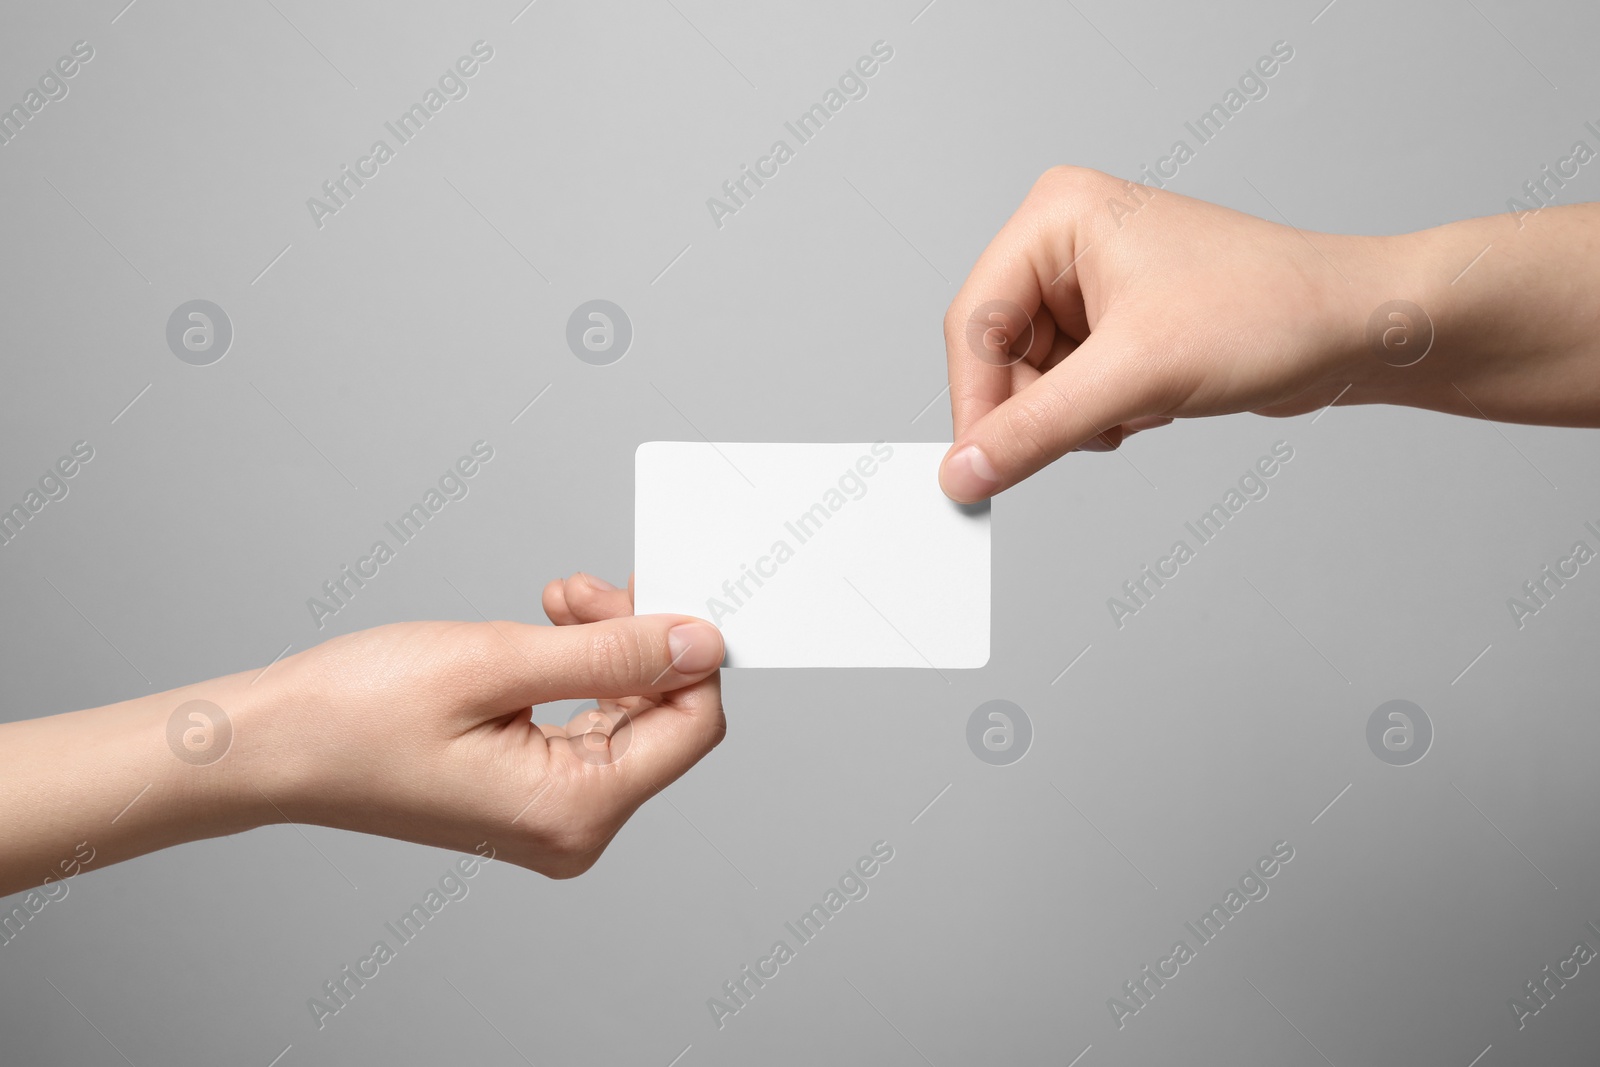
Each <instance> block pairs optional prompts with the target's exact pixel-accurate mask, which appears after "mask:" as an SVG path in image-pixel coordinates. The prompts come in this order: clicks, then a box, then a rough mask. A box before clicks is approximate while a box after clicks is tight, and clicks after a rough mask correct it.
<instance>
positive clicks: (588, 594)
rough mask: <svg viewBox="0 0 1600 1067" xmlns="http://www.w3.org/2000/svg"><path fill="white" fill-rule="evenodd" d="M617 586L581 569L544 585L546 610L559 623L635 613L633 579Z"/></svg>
mask: <svg viewBox="0 0 1600 1067" xmlns="http://www.w3.org/2000/svg"><path fill="white" fill-rule="evenodd" d="M629 583H630V584H629V588H628V589H618V588H617V587H616V586H614V585H612V584H611V583H610V582H608V581H606V580H605V579H603V578H596V577H595V576H594V575H592V574H585V573H583V572H582V571H580V572H578V573H577V574H574V575H573V576H572V577H570V578H567V579H557V580H555V581H553V582H551V583H550V584H549V585H547V586H545V587H544V613H545V615H546V616H548V617H549V619H550V621H551V622H553V623H555V624H556V625H557V626H571V625H573V624H574V623H582V622H600V621H601V620H603V619H620V618H623V617H625V616H628V615H632V614H633V592H632V579H631V578H630V579H629Z"/></svg>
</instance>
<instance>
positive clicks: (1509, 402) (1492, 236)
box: [1350, 204, 1600, 426]
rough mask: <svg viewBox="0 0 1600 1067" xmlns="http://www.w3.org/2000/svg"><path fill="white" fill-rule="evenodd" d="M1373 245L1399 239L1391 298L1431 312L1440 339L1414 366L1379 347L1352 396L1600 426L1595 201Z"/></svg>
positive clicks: (1599, 235)
mask: <svg viewBox="0 0 1600 1067" xmlns="http://www.w3.org/2000/svg"><path fill="white" fill-rule="evenodd" d="M1377 240H1380V241H1385V242H1390V243H1392V244H1393V246H1394V261H1395V263H1396V264H1397V266H1396V268H1395V276H1394V278H1393V279H1392V280H1391V281H1390V283H1389V289H1390V290H1392V298H1393V299H1406V300H1411V301H1413V302H1414V303H1416V304H1417V305H1419V306H1420V307H1421V308H1422V309H1423V310H1424V311H1425V312H1426V314H1427V317H1428V319H1429V320H1431V323H1432V328H1433V330H1434V337H1433V345H1432V348H1431V350H1429V351H1428V353H1427V355H1426V356H1425V357H1424V358H1423V359H1422V360H1421V361H1420V362H1418V363H1416V364H1414V365H1412V366H1407V367H1391V366H1387V365H1385V363H1384V362H1383V360H1382V359H1381V358H1379V357H1378V356H1377V355H1376V354H1372V358H1370V359H1367V360H1366V361H1365V370H1364V372H1363V374H1362V375H1361V376H1360V377H1359V378H1358V381H1357V390H1353V391H1352V393H1353V395H1352V396H1351V397H1350V399H1351V400H1352V401H1357V400H1379V401H1381V402H1389V403H1400V404H1407V405H1410V406H1414V407H1423V408H1430V409H1433V410H1437V411H1445V412H1450V413H1452V414H1457V415H1466V416H1473V417H1479V418H1484V417H1487V418H1491V419H1496V420H1499V421H1506V422H1526V423H1540V424H1547V425H1557V426H1600V204H1579V205H1573V206H1569V207H1551V208H1546V209H1545V210H1544V211H1542V212H1540V213H1539V214H1538V215H1536V216H1531V217H1525V218H1523V219H1522V220H1521V223H1520V225H1519V221H1518V219H1517V218H1515V217H1513V216H1512V215H1510V214H1501V215H1494V216H1490V217H1487V218H1481V219H1469V220H1466V221H1463V222H1456V223H1451V224H1449V225H1447V226H1440V227H1437V228H1435V229H1431V230H1425V231H1422V232H1420V233H1416V234H1410V235H1406V236H1404V237H1398V238H1378V239H1377ZM1397 361H1398V360H1397Z"/></svg>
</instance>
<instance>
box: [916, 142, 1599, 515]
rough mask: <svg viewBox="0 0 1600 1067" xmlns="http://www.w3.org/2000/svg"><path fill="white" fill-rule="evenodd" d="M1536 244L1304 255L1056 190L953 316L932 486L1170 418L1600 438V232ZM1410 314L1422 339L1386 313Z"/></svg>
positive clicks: (978, 483)
mask: <svg viewBox="0 0 1600 1067" xmlns="http://www.w3.org/2000/svg"><path fill="white" fill-rule="evenodd" d="M1522 224H1523V220H1522V219H1514V218H1512V217H1511V216H1509V215H1501V216H1495V217H1492V218H1488V219H1476V220H1469V221H1467V222H1461V223H1453V224H1451V225H1449V226H1444V227H1440V228H1438V229H1435V230H1427V231H1423V232H1421V233H1418V234H1408V235H1401V236H1398V237H1355V236H1336V235H1329V234H1320V233H1309V234H1308V233H1304V232H1301V231H1299V230H1296V229H1293V228H1291V227H1289V226H1284V225H1279V224H1277V223H1273V222H1266V221H1263V220H1261V219H1257V218H1252V217H1251V216H1248V215H1243V214H1240V213H1239V212H1236V211H1230V210H1228V209H1227V208H1222V207H1217V206H1215V205H1213V204H1207V203H1204V202H1202V201H1199V200H1192V199H1190V198H1188V197H1184V196H1180V195H1178V194H1176V193H1172V192H1168V191H1161V190H1156V189H1153V188H1150V187H1147V186H1143V185H1136V184H1133V183H1131V182H1124V181H1121V180H1120V179H1117V178H1113V177H1111V176H1109V175H1106V174H1101V173H1098V172H1096V171H1089V170H1081V169H1077V168H1071V167H1059V168H1056V169H1054V170H1051V171H1050V172H1048V173H1046V174H1045V175H1044V176H1043V177H1042V178H1040V179H1039V181H1038V183H1037V184H1035V186H1034V188H1033V190H1032V191H1031V192H1030V193H1029V194H1028V197H1027V199H1026V200H1025V201H1024V202H1023V204H1022V206H1021V208H1019V209H1018V211H1017V213H1016V214H1015V215H1013V216H1012V218H1011V220H1010V221H1009V222H1007V223H1006V225H1005V227H1004V228H1003V229H1002V230H1001V231H1000V233H999V235H998V236H996V237H995V239H994V240H993V242H992V243H991V244H990V245H989V247H988V248H987V249H986V250H985V251H984V253H983V255H982V256H981V257H980V258H979V260H978V262H977V264H976V266H974V267H973V270H972V273H971V275H970V276H969V277H968V278H967V281H966V283H965V284H964V285H963V286H962V288H961V291H960V292H959V293H957V294H956V297H955V299H954V301H952V302H951V304H950V308H949V311H948V312H947V314H946V315H945V322H944V332H945V347H946V351H947V356H948V359H949V371H950V399H951V407H952V411H953V416H954V424H955V437H956V440H955V443H954V444H953V445H952V446H951V449H950V452H949V454H948V455H946V457H945V461H944V464H943V467H942V469H941V471H940V482H941V484H942V486H943V487H944V490H945V492H946V493H947V494H949V495H950V496H951V497H953V498H954V499H956V500H959V501H963V502H967V501H973V500H978V499H981V498H983V497H986V496H990V495H992V494H994V493H997V492H999V491H1001V490H1003V489H1006V488H1008V487H1010V486H1012V485H1014V484H1016V483H1017V482H1019V481H1021V480H1022V479H1024V478H1026V477H1028V476H1029V475H1031V474H1033V473H1034V472H1036V471H1038V470H1039V469H1040V468H1042V467H1044V466H1045V465H1047V464H1049V463H1051V462H1053V461H1054V460H1056V459H1058V458H1059V457H1061V456H1063V455H1065V454H1066V453H1067V452H1070V451H1073V450H1080V449H1081V450H1084V451H1104V450H1106V449H1110V448H1115V447H1117V446H1118V445H1119V444H1120V443H1121V442H1122V440H1123V438H1125V437H1126V436H1127V435H1128V434H1130V433H1135V432H1138V431H1140V430H1145V429H1151V428H1154V427H1157V426H1162V425H1165V424H1167V423H1169V422H1171V421H1172V420H1173V419H1174V418H1193V417H1198V416H1206V415H1221V414H1226V413H1230V412H1238V411H1253V412H1256V413H1258V414H1262V415H1271V416H1287V415H1298V414H1302V413H1305V412H1308V411H1312V410H1315V409H1317V408H1320V407H1323V406H1325V405H1327V404H1330V403H1332V402H1333V401H1334V400H1335V399H1336V398H1337V399H1338V402H1339V403H1340V404H1341V405H1346V404H1359V403H1374V402H1386V403H1401V404H1411V405H1414V406H1419V407H1427V408H1433V409H1435V410H1439V411H1448V412H1453V413H1456V414H1463V415H1477V416H1480V417H1493V418H1499V419H1507V420H1514V421H1527V422H1551V423H1557V424H1562V425H1590V426H1592V425H1596V424H1597V423H1600V373H1597V357H1600V352H1597V343H1596V337H1597V334H1600V331H1597V326H1600V311H1597V310H1596V306H1595V303H1594V301H1592V300H1590V299H1589V298H1588V296H1587V295H1581V294H1586V293H1588V292H1592V287H1593V285H1594V284H1596V283H1597V282H1600V278H1597V274H1600V269H1597V267H1600V263H1597V260H1596V257H1595V255H1594V251H1593V250H1594V248H1595V246H1596V245H1597V243H1600V212H1597V211H1596V210H1595V206H1594V205H1584V206H1582V207H1571V208H1550V209H1547V210H1546V211H1545V212H1542V213H1541V215H1540V217H1539V218H1538V219H1535V220H1533V221H1529V222H1528V223H1527V225H1526V232H1522V229H1523V225H1522ZM1490 245H1492V246H1493V247H1492V250H1488V251H1486V250H1485V249H1486V246H1490ZM1475 257H1477V258H1475ZM1469 265H1470V270H1464V269H1463V268H1468V267H1469ZM1396 299H1403V300H1408V301H1410V302H1411V303H1412V304H1413V305H1416V306H1419V307H1420V308H1422V309H1425V310H1424V313H1423V315H1422V316H1421V318H1420V319H1418V320H1417V321H1412V318H1415V316H1412V317H1407V318H1401V319H1392V320H1391V319H1389V318H1387V317H1386V316H1385V315H1384V314H1382V313H1380V308H1382V307H1383V306H1384V305H1386V304H1387V303H1388V302H1390V301H1393V300H1396ZM1375 321H1376V322H1377V323H1378V329H1377V330H1376V331H1374V329H1373V323H1374V322H1375ZM1391 324H1393V325H1396V326H1399V327H1400V329H1398V330H1394V329H1390V328H1389V326H1390V325H1391ZM1406 343H1410V344H1411V345H1412V347H1411V348H1410V349H1409V350H1408V349H1405V348H1404V347H1403V346H1404V345H1405V344H1406ZM1429 348H1431V352H1429V351H1428V349H1429ZM1423 355H1426V359H1422V358H1421V357H1422V356H1423ZM1508 355H1514V356H1515V357H1516V358H1514V359H1507V358H1506V357H1507V356H1508ZM1402 364H1405V365H1402Z"/></svg>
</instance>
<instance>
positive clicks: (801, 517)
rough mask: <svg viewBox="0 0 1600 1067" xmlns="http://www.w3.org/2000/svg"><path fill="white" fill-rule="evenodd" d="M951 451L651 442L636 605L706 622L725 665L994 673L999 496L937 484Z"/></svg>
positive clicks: (644, 455) (646, 452) (883, 445)
mask: <svg viewBox="0 0 1600 1067" xmlns="http://www.w3.org/2000/svg"><path fill="white" fill-rule="evenodd" d="M948 447H949V446H948V445H943V444H938V443H922V442H919V443H913V444H906V443H889V442H884V441H879V442H876V443H872V444H749V443H732V442H708V441H695V442H690V441H651V442H647V443H645V444H642V445H640V446H639V450H638V452H637V453H636V454H635V456H634V520H633V522H634V569H635V576H634V598H635V611H636V612H637V613H638V614H641V615H645V614H653V613H657V612H675V613H680V614H684V615H698V616H700V617H701V618H705V619H710V620H711V621H712V622H714V623H716V624H717V625H718V626H719V627H720V628H721V629H722V634H723V639H724V640H725V641H726V643H727V650H728V655H727V660H726V662H725V665H726V666H728V667H921V668H932V669H935V670H942V669H961V668H972V667H982V666H983V665H984V664H985V663H987V662H988V660H989V506H988V504H987V503H984V504H978V505H966V506H963V505H960V504H956V503H954V502H952V501H951V500H950V499H949V498H947V497H946V496H945V495H944V494H943V493H942V492H941V491H940V490H939V481H938V470H939V461H940V460H941V459H942V458H943V457H944V454H945V451H946V450H947V448H948Z"/></svg>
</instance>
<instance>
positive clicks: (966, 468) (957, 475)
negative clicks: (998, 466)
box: [939, 445, 1000, 504]
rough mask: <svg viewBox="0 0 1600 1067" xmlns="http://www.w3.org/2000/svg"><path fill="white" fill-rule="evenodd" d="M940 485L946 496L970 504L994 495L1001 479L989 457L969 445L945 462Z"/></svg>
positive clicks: (976, 447)
mask: <svg viewBox="0 0 1600 1067" xmlns="http://www.w3.org/2000/svg"><path fill="white" fill-rule="evenodd" d="M939 484H940V485H941V486H942V487H943V488H944V491H945V495H946V496H948V497H950V498H951V499H953V500H956V501H959V502H960V503H963V504H970V503H972V502H973V501H976V500H982V499H984V498H985V497H987V496H989V495H990V494H992V493H993V492H994V489H995V486H997V485H999V484H1000V478H999V476H998V475H996V474H995V472H994V464H992V463H990V462H989V457H988V456H986V455H984V454H983V451H982V450H981V449H980V448H979V447H978V446H977V445H968V446H967V447H965V448H963V449H961V450H960V451H959V452H957V453H955V455H953V456H951V457H950V458H949V459H947V460H945V461H944V470H942V471H941V472H940V476H939Z"/></svg>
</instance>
